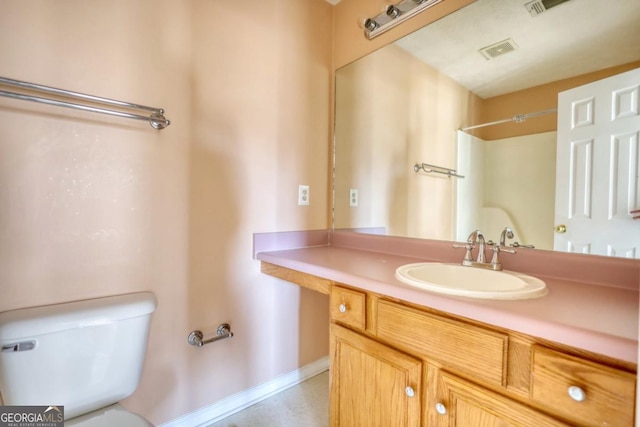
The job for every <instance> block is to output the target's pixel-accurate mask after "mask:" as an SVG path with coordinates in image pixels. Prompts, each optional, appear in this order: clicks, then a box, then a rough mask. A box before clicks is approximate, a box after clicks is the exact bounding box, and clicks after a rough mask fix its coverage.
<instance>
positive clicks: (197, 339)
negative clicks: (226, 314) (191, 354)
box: [187, 323, 233, 347]
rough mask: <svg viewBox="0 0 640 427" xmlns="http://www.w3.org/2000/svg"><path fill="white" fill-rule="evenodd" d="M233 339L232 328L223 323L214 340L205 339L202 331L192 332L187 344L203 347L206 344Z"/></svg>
mask: <svg viewBox="0 0 640 427" xmlns="http://www.w3.org/2000/svg"><path fill="white" fill-rule="evenodd" d="M231 337H233V332H231V326H230V325H229V324H228V323H222V324H220V325H219V326H218V329H217V330H216V336H215V337H212V338H207V339H206V340H205V339H203V338H204V335H203V334H202V331H198V330H196V331H191V333H190V334H189V336H188V337H187V342H188V343H189V344H191V345H195V346H196V347H202V346H203V345H205V344H209V343H212V342H216V341H220V340H223V339H225V338H231Z"/></svg>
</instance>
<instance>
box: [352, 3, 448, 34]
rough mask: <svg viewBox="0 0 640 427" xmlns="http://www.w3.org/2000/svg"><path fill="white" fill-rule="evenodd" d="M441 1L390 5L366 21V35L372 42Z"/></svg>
mask: <svg viewBox="0 0 640 427" xmlns="http://www.w3.org/2000/svg"><path fill="white" fill-rule="evenodd" d="M441 1H442V0H402V1H401V2H399V3H396V4H395V5H389V6H387V7H386V8H385V10H384V12H382V13H380V14H379V15H377V16H374V17H373V18H368V19H366V20H365V21H364V35H365V36H366V37H367V38H368V39H369V40H371V39H373V38H374V37H377V36H379V35H380V34H382V33H384V32H385V31H388V30H390V29H391V28H393V27H395V26H396V25H398V24H400V23H401V22H403V21H405V20H406V19H409V18H411V17H412V16H414V15H416V14H417V13H420V12H422V11H423V10H426V9H428V8H430V7H431V6H433V5H435V4H437V3H440V2H441Z"/></svg>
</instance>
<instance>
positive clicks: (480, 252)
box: [476, 230, 487, 263]
mask: <svg viewBox="0 0 640 427" xmlns="http://www.w3.org/2000/svg"><path fill="white" fill-rule="evenodd" d="M476 232H477V235H478V258H477V259H476V262H479V263H485V262H487V260H486V258H485V255H484V248H485V240H484V234H482V232H481V231H479V230H478V231H476Z"/></svg>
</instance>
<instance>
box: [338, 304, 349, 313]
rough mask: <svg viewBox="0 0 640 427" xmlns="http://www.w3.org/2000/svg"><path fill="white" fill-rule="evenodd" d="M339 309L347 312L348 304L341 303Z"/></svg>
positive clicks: (341, 311)
mask: <svg viewBox="0 0 640 427" xmlns="http://www.w3.org/2000/svg"><path fill="white" fill-rule="evenodd" d="M338 309H339V310H340V313H346V312H347V306H346V305H344V304H340V307H338Z"/></svg>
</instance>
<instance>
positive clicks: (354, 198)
mask: <svg viewBox="0 0 640 427" xmlns="http://www.w3.org/2000/svg"><path fill="white" fill-rule="evenodd" d="M358 201H359V200H358V189H357V188H350V189H349V206H351V207H352V208H356V207H358Z"/></svg>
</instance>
